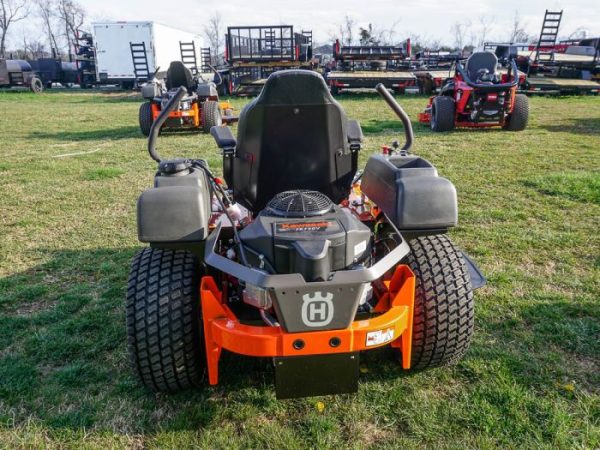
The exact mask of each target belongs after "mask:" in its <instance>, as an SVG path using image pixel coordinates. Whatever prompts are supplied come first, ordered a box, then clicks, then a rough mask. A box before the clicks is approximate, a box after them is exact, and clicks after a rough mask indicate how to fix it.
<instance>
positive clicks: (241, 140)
mask: <svg viewBox="0 0 600 450" xmlns="http://www.w3.org/2000/svg"><path fill="white" fill-rule="evenodd" d="M348 131H350V134H352V135H353V136H354V135H359V136H362V133H361V132H360V127H359V125H358V123H357V122H351V123H350V126H349V122H348V120H347V118H346V114H345V113H344V111H343V109H342V107H341V106H340V105H339V103H338V102H336V101H335V100H334V99H333V97H332V96H331V94H330V92H329V89H328V88H327V85H326V84H325V80H324V79H323V77H321V75H319V74H318V73H316V72H311V71H307V70H285V71H280V72H275V73H273V74H271V76H269V79H268V80H267V82H266V84H265V86H264V88H263V90H262V92H261V93H260V95H259V96H258V97H257V98H256V99H254V100H253V101H252V102H251V103H249V104H248V105H246V107H244V109H243V110H242V112H241V114H240V119H239V125H238V138H237V147H236V158H234V163H233V189H234V197H235V198H236V200H237V201H239V202H240V203H242V204H243V205H244V206H245V207H247V208H249V209H250V210H251V211H253V212H258V211H260V210H262V209H263V208H264V207H265V205H266V204H267V202H268V201H269V200H271V199H272V198H273V197H274V196H275V195H276V194H278V193H280V192H283V191H286V190H291V189H309V190H314V191H319V192H322V193H323V194H325V195H327V196H328V197H329V198H331V200H333V201H334V202H335V203H338V202H340V201H341V200H342V199H343V198H344V197H345V196H346V195H347V194H348V192H349V190H350V186H351V184H352V179H353V177H354V174H355V172H356V162H357V158H358V155H357V152H353V151H351V150H350V145H349V136H348ZM359 139H360V137H358V138H354V140H353V141H356V140H359Z"/></svg>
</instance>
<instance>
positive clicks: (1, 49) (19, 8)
mask: <svg viewBox="0 0 600 450" xmlns="http://www.w3.org/2000/svg"><path fill="white" fill-rule="evenodd" d="M28 15H29V8H28V4H27V0H0V58H4V57H6V55H5V53H6V36H7V35H8V29H9V28H10V26H11V25H12V24H13V23H15V22H19V21H20V20H23V19H25V18H26V17H27V16H28Z"/></svg>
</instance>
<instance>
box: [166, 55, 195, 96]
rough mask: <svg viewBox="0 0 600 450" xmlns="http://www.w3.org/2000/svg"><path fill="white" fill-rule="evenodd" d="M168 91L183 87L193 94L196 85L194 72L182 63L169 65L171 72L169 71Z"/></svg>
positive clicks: (174, 62) (176, 62)
mask: <svg viewBox="0 0 600 450" xmlns="http://www.w3.org/2000/svg"><path fill="white" fill-rule="evenodd" d="M166 84H167V89H169V90H171V89H177V88H178V87H180V86H183V87H184V88H186V89H187V90H188V92H189V93H191V90H192V89H194V86H195V84H196V82H195V80H194V76H193V75H192V71H191V70H190V69H189V68H187V67H186V66H185V65H184V64H183V63H182V62H181V61H173V62H171V64H169V70H167V80H166Z"/></svg>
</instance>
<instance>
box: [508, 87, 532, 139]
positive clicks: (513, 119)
mask: <svg viewBox="0 0 600 450" xmlns="http://www.w3.org/2000/svg"><path fill="white" fill-rule="evenodd" d="M528 121H529V98H527V96H526V95H525V94H517V95H515V104H514V107H513V111H512V112H511V113H510V114H509V115H508V117H507V118H506V123H505V124H504V127H503V128H504V129H505V130H507V131H523V130H524V129H525V128H527V122H528Z"/></svg>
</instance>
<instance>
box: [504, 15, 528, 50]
mask: <svg viewBox="0 0 600 450" xmlns="http://www.w3.org/2000/svg"><path fill="white" fill-rule="evenodd" d="M526 27H527V25H526V24H524V23H522V22H521V17H520V16H519V11H515V15H514V16H513V23H512V27H511V29H510V37H509V38H508V41H509V42H528V41H530V40H531V37H530V36H529V34H528V33H527V31H525V28H526Z"/></svg>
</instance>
